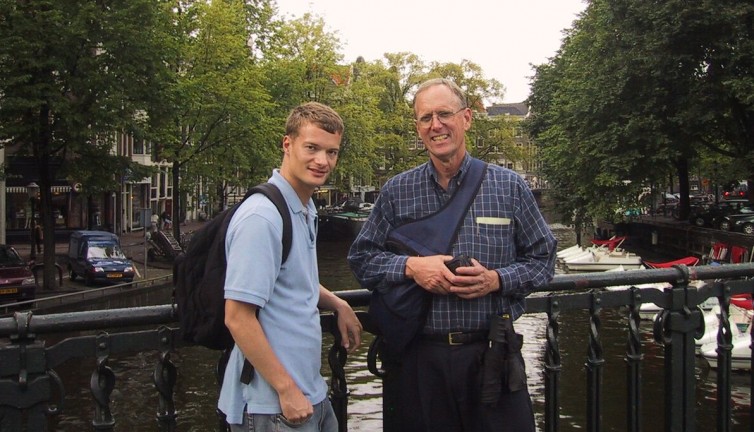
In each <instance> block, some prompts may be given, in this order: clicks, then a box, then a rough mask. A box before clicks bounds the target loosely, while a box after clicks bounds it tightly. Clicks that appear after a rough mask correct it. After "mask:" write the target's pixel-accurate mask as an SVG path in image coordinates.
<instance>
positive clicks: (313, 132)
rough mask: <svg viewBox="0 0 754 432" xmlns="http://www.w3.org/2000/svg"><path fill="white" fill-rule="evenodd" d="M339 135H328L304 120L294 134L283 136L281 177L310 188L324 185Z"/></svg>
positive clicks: (333, 161) (336, 150) (296, 184)
mask: <svg viewBox="0 0 754 432" xmlns="http://www.w3.org/2000/svg"><path fill="white" fill-rule="evenodd" d="M340 140H341V135H340V134H331V133H329V132H327V131H325V130H323V129H320V128H319V127H317V126H316V125H313V124H311V123H307V124H305V125H304V126H302V127H301V128H300V129H299V133H298V135H296V136H295V137H292V136H289V135H286V136H285V137H284V138H283V151H284V152H285V155H286V157H285V159H284V162H283V166H282V168H281V173H282V174H283V176H284V177H285V178H286V179H287V180H288V181H289V182H290V183H291V184H292V185H293V186H294V188H297V187H304V188H305V189H307V190H313V189H315V188H317V187H319V186H322V185H323V184H325V181H327V178H328V176H329V175H330V173H331V172H332V170H333V169H335V164H336V163H337V162H338V153H339V152H340Z"/></svg>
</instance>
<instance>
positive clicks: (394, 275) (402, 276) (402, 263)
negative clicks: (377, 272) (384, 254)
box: [385, 255, 408, 283]
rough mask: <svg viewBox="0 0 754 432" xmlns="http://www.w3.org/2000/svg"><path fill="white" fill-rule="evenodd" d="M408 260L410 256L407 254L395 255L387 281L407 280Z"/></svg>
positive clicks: (386, 276) (386, 277)
mask: <svg viewBox="0 0 754 432" xmlns="http://www.w3.org/2000/svg"><path fill="white" fill-rule="evenodd" d="M406 261H408V257H407V256H405V255H398V256H396V257H395V260H394V261H393V263H392V265H391V266H390V269H389V270H388V272H387V274H386V275H385V281H387V282H391V283H400V282H403V281H405V280H406Z"/></svg>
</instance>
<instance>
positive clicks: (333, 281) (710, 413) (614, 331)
mask: <svg viewBox="0 0 754 432" xmlns="http://www.w3.org/2000/svg"><path fill="white" fill-rule="evenodd" d="M552 228H553V231H554V232H555V233H556V235H557V236H558V238H559V242H560V247H561V248H565V247H568V246H570V245H572V244H574V242H575V237H574V235H573V232H572V230H571V229H569V228H567V227H565V226H561V225H552ZM349 245H350V243H349V242H347V241H342V242H337V241H336V242H322V243H320V244H319V248H318V253H319V259H320V272H321V275H320V277H321V281H322V283H323V284H324V285H325V286H327V287H329V288H330V289H332V290H351V289H358V288H359V287H358V284H357V282H356V281H355V279H354V278H353V276H352V274H351V272H350V270H349V269H348V266H347V264H346V261H345V257H346V253H347V250H348V246H349ZM169 301H170V298H169V290H165V293H164V294H162V295H155V294H150V295H149V296H148V297H145V298H135V299H129V300H127V301H125V302H124V303H122V304H117V303H115V304H109V305H108V307H128V306H141V305H145V304H164V303H168V302H169ZM601 319H602V324H603V328H602V330H601V333H600V335H601V339H602V342H603V349H604V356H605V360H606V361H605V369H604V376H603V380H604V387H603V389H602V398H603V399H602V408H603V419H602V430H603V431H616V432H617V431H625V430H626V420H625V419H626V394H625V393H626V392H625V388H626V372H625V363H624V356H625V351H626V341H627V325H626V317H625V311H622V310H609V309H605V310H604V311H603V314H602V315H601ZM546 322H547V320H546V316H545V315H544V314H536V315H525V316H523V317H521V318H520V319H519V320H518V321H516V329H517V331H519V332H521V333H523V334H524V335H525V345H524V357H525V359H526V362H527V374H528V380H529V389H530V392H531V394H532V398H533V401H534V405H535V408H534V409H535V413H536V416H537V424H538V429H539V430H542V429H543V424H544V419H543V413H544V378H543V368H544V367H543V365H544V347H545V343H546V341H545V326H546ZM559 323H560V347H561V349H562V353H561V354H562V371H561V383H560V403H561V406H562V407H561V411H560V412H561V416H560V430H561V431H578V430H584V429H586V384H585V383H586V375H585V367H584V364H585V362H586V356H587V352H588V331H589V317H588V314H587V313H586V312H571V313H564V314H562V315H561V318H560V320H559ZM641 328H642V339H643V345H642V350H643V353H644V356H645V361H644V363H643V369H642V391H643V393H642V397H643V401H644V405H643V407H642V410H643V411H642V418H643V425H642V426H643V430H644V431H649V432H651V431H660V430H662V429H663V425H664V423H663V418H664V413H663V401H664V396H663V385H664V376H663V358H662V356H663V352H662V347H661V346H660V345H658V344H656V343H655V342H653V340H652V328H651V323H650V322H649V321H643V322H642V326H641ZM365 336H366V339H365V340H364V342H363V344H362V347H361V349H360V350H358V351H357V352H356V353H355V355H352V356H350V357H349V359H348V362H347V364H346V382H347V384H348V389H349V392H350V399H349V406H348V414H349V418H348V426H349V430H350V431H380V430H382V401H381V381H380V380H379V379H377V378H376V377H374V376H373V375H372V374H371V373H370V372H369V371H368V370H367V367H366V354H367V348H368V347H369V344H370V343H371V342H372V337H371V335H368V334H365ZM52 343H53V341H48V346H50V345H51V344H52ZM331 344H332V340H331V338H326V341H325V345H324V348H325V349H324V350H323V351H324V354H325V355H326V351H327V348H328V347H329V346H330V345H331ZM156 358H157V354H156V353H154V352H148V353H143V354H138V355H132V356H128V357H119V358H113V359H111V360H110V363H109V365H110V367H111V368H112V369H113V371H114V372H115V376H116V385H115V390H114V391H113V394H112V404H111V407H112V413H113V416H114V418H115V421H116V426H115V430H116V431H129V432H134V431H139V432H141V431H152V430H154V431H156V430H159V428H158V425H157V422H156V411H157V406H158V400H157V395H156V393H155V391H154V386H153V383H152V371H153V369H154V364H155V361H156ZM216 359H217V354H216V352H214V351H210V350H207V349H203V348H196V347H192V348H185V349H181V350H180V351H179V352H177V353H174V354H173V355H172V360H173V361H174V363H175V364H176V366H177V368H178V381H177V384H176V389H175V402H176V407H177V409H178V424H177V430H178V431H196V432H199V431H213V430H216V429H215V425H216V417H215V402H216V398H217V386H216V384H215V382H216V381H215V377H214V372H213V370H214V365H215V362H216ZM323 365H325V367H326V365H327V360H326V359H323ZM94 368H95V359H94V358H91V359H84V360H83V361H81V362H79V363H75V364H66V365H64V366H63V367H61V368H60V369H59V370H58V371H57V372H58V373H59V375H60V376H61V377H62V379H63V382H64V385H65V389H66V401H65V405H64V407H63V408H64V410H63V413H62V415H60V416H57V417H54V418H53V419H52V420H51V423H50V429H51V430H53V431H71V432H73V431H75V432H79V431H82V430H92V425H91V421H92V418H93V414H94V404H93V401H92V398H91V395H90V393H89V390H88V389H89V380H90V378H91V373H92V371H93V370H94ZM696 372H697V379H698V390H697V394H696V398H697V399H696V400H697V409H698V415H697V419H698V425H697V426H698V427H697V430H715V421H716V420H715V419H716V414H715V413H716V409H715V408H716V401H715V399H716V393H715V392H716V390H715V373H714V371H713V370H710V369H709V367H708V366H707V364H706V362H705V361H704V360H703V359H698V360H697V368H696ZM323 374H325V376H327V375H328V374H329V372H328V371H327V370H326V369H325V370H323ZM733 393H734V394H733V423H734V425H733V430H734V431H744V430H748V425H749V421H750V420H751V419H750V418H749V404H750V401H751V395H750V393H749V381H748V375H745V374H734V376H733Z"/></svg>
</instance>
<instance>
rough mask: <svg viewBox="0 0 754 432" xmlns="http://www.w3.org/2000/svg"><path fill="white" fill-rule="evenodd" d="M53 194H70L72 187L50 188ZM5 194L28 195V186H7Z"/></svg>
mask: <svg viewBox="0 0 754 432" xmlns="http://www.w3.org/2000/svg"><path fill="white" fill-rule="evenodd" d="M50 191H51V192H52V193H68V192H70V191H71V187H70V186H50ZM5 193H18V194H26V193H27V192H26V186H6V187H5Z"/></svg>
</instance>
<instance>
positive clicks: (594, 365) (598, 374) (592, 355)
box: [586, 291, 605, 432]
mask: <svg viewBox="0 0 754 432" xmlns="http://www.w3.org/2000/svg"><path fill="white" fill-rule="evenodd" d="M590 298H591V304H590V306H589V351H588V355H587V362H586V371H587V372H586V376H587V380H586V381H587V396H586V402H587V422H586V427H587V430H588V431H592V432H597V431H599V430H601V428H602V368H603V366H604V363H605V359H604V358H603V357H602V342H601V341H600V328H601V326H602V322H601V321H600V312H601V311H602V306H601V305H600V303H601V300H600V294H599V293H598V292H596V291H592V293H591V296H590Z"/></svg>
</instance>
